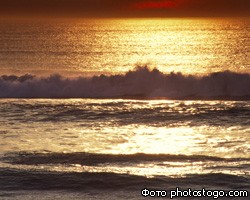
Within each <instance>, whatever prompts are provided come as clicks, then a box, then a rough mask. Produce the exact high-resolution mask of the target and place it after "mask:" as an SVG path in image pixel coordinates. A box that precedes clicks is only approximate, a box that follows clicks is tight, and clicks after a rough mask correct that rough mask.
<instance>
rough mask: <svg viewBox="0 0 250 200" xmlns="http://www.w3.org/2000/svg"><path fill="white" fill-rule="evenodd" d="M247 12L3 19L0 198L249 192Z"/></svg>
mask: <svg viewBox="0 0 250 200" xmlns="http://www.w3.org/2000/svg"><path fill="white" fill-rule="evenodd" d="M249 29H250V22H249V20H248V19H168V20H163V19H155V20H142V19H137V20H136V19H130V20H125V19H123V20H118V19H115V20H111V19H109V20H108V19H107V20H75V21H72V20H66V21H46V20H43V21H37V22H35V21H11V20H3V21H1V22H0V47H1V49H0V98H1V99H0V199H1V200H2V199H3V200H9V199H18V200H19V199H21V200H26V199H27V200H29V199H65V200H66V199H147V198H151V197H152V198H157V197H161V198H165V199H171V198H172V199H224V198H230V199H248V198H249V191H250V154H249V152H250V103H249V102H250V101H249V100H250V59H249V49H250V34H249Z"/></svg>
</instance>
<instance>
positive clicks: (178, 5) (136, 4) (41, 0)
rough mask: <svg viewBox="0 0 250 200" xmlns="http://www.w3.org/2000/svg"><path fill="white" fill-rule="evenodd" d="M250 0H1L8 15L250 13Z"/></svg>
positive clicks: (137, 15)
mask: <svg viewBox="0 0 250 200" xmlns="http://www.w3.org/2000/svg"><path fill="white" fill-rule="evenodd" d="M249 10H250V0H1V5H0V13H1V15H2V16H3V15H5V16H21V15H24V16H25V15H27V16H33V15H38V16H76V17H193V16H194V17H195V16H197V17H213V16H250V14H249V13H250V12H249Z"/></svg>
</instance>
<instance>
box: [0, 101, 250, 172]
mask: <svg viewBox="0 0 250 200" xmlns="http://www.w3.org/2000/svg"><path fill="white" fill-rule="evenodd" d="M0 113H1V116H0V127H1V128H0V141H1V142H0V143H1V145H0V148H1V149H0V150H1V154H2V159H3V162H1V167H7V168H18V169H40V170H41V169H43V170H49V171H51V170H52V171H64V172H110V173H111V172H115V173H125V174H127V173H130V174H134V175H143V176H147V177H151V176H154V175H164V176H172V177H180V176H181V177H182V176H186V175H187V174H209V173H225V174H232V175H242V176H249V159H250V157H249V153H248V152H249V150H250V143H249V141H250V138H249V133H250V126H249V125H250V120H249V119H250V117H249V116H250V106H249V103H248V102H243V101H242V102H233V101H230V102H229V101H225V102H223V101H166V100H151V101H139V100H90V99H89V100H88V99H65V100H49V99H47V100H42V99H41V100H29V99H22V100H15V99H12V100H10V99H2V100H0ZM124 154H126V155H127V156H126V155H124ZM116 155H117V156H116ZM119 155H120V156H119ZM136 155H137V156H136ZM186 156H188V157H186ZM197 156H198V157H197ZM7 158H8V159H7ZM6 159H7V160H6ZM88 160H89V161H91V163H89V164H88V162H89V161H88ZM8 163H9V164H8ZM11 163H12V164H11Z"/></svg>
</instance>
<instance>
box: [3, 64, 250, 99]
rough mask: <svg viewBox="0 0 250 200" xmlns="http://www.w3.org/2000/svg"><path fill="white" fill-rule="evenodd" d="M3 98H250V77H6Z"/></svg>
mask: <svg viewBox="0 0 250 200" xmlns="http://www.w3.org/2000/svg"><path fill="white" fill-rule="evenodd" d="M0 97H1V98H146V99H151V98H152V99H153V98H166V99H228V100H234V99H235V100H242V99H244V100H246V99H247V100H249V99H250V74H248V73H236V72H231V71H224V72H216V73H211V74H208V75H204V76H196V75H183V74H181V73H170V74H164V73H162V72H160V71H159V70H157V69H153V70H150V69H149V68H148V67H138V68H136V69H135V70H134V71H129V72H127V73H126V74H124V75H109V76H107V75H100V76H93V77H91V78H87V77H83V76H82V77H78V78H66V77H63V76H61V75H59V74H54V75H50V76H48V77H36V76H33V75H23V76H15V75H3V76H1V77H0Z"/></svg>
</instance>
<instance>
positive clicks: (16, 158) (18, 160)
mask: <svg viewBox="0 0 250 200" xmlns="http://www.w3.org/2000/svg"><path fill="white" fill-rule="evenodd" d="M3 161H4V162H9V163H12V164H22V165H39V164H82V165H85V166H96V165H98V164H104V163H119V162H129V163H141V162H166V161H170V162H191V161H192V162H207V161H215V162H220V161H224V162H239V161H250V159H248V158H231V159H226V158H219V157H211V156H202V155H192V156H188V155H168V154H131V155H130V154H128V155H126V154H124V155H121V154H120V155H114V154H91V153H28V152H19V153H17V154H15V153H10V154H7V155H5V157H4V158H3Z"/></svg>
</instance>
